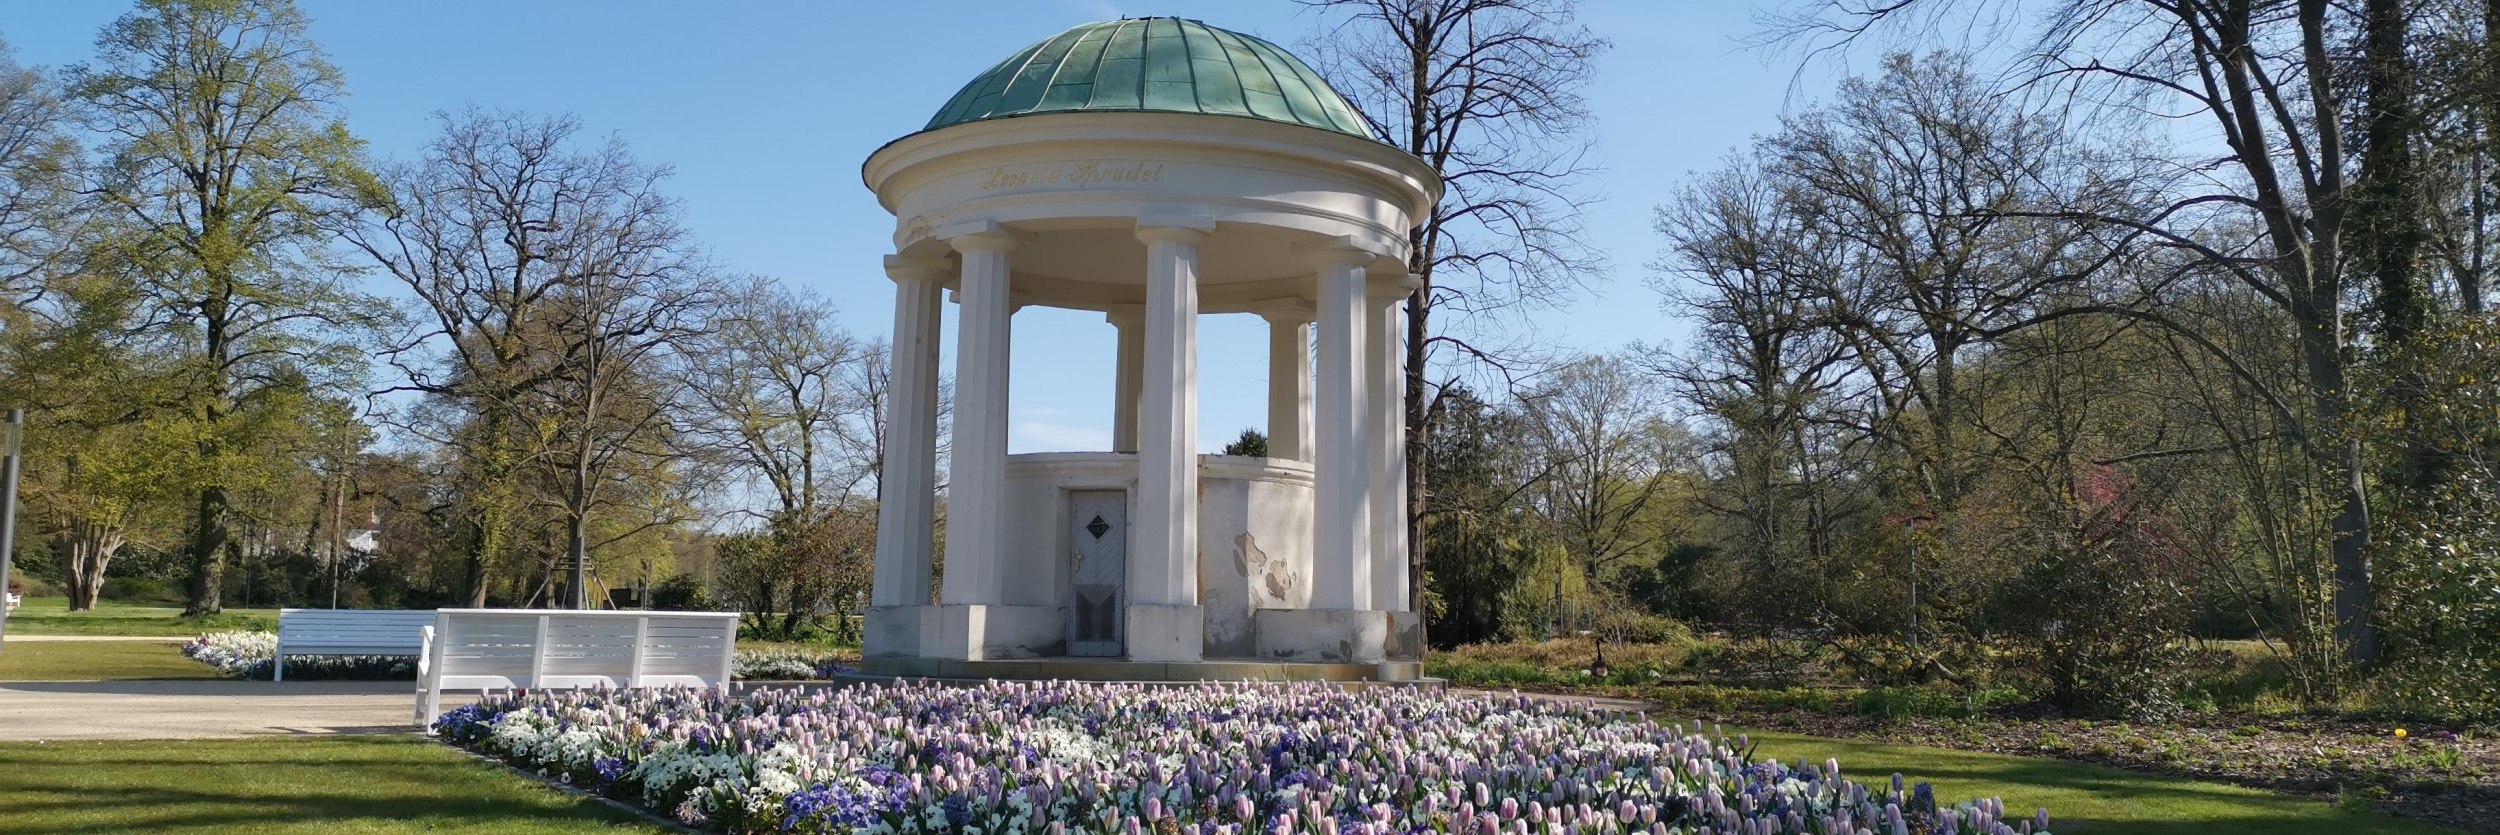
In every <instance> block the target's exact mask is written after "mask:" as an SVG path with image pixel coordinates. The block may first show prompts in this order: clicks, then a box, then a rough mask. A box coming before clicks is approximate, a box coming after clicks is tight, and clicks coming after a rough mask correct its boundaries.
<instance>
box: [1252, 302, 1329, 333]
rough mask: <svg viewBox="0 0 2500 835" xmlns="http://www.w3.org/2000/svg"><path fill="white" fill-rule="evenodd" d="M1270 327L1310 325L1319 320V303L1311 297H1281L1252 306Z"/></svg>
mask: <svg viewBox="0 0 2500 835" xmlns="http://www.w3.org/2000/svg"><path fill="white" fill-rule="evenodd" d="M1250 312H1251V313H1255V314H1258V316H1259V318H1261V319H1265V320H1267V324H1268V326H1269V327H1292V326H1294V325H1308V324H1310V323H1312V322H1315V321H1318V320H1319V304H1318V303H1317V302H1314V301H1312V300H1310V299H1300V298H1296V299H1279V300H1276V301H1272V302H1267V303H1264V304H1261V305H1259V306H1258V307H1255V308H1252V309H1251V310H1250Z"/></svg>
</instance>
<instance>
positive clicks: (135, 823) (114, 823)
mask: <svg viewBox="0 0 2500 835" xmlns="http://www.w3.org/2000/svg"><path fill="white" fill-rule="evenodd" d="M664 831H666V830H663V829H661V828H659V827H656V826H652V825H650V824H649V823H646V822H641V821H637V820H636V819H634V818H633V817H631V816H629V815H626V814H624V813H622V812H618V811H615V810H613V809H610V808H608V807H606V806H604V805H601V804H598V803H594V802H591V801H588V800H582V799H578V798H574V797H570V796H567V795H564V794H561V793H558V792H556V791H553V790H550V789H548V788H546V787H545V786H543V785H540V784H539V783H537V782H536V781H534V780H529V779H525V778H523V777H520V776H517V775H514V774H512V773H510V772H507V771H504V770H503V769H501V768H498V767H495V766H492V765H488V764H485V763H481V762H478V761H476V760H474V759H471V758H470V757H469V756H468V755H466V754H462V753H460V752H458V751H454V750H451V749H449V748H445V747H443V746H440V745H436V744H434V743H431V742H426V741H424V740H420V739H416V738H414V737H406V736H333V737H284V738H260V739H221V740H194V741H189V742H181V741H147V742H51V743H6V744H0V832H77V833H82V835H107V833H140V832H147V833H177V834H178V835H209V833H236V835H242V833H304V834H305V835H310V834H311V833H321V835H334V833H373V834H374V835H392V834H395V833H418V832H425V833H479V835H486V834H487V833H494V835H573V834H574V833H617V832H632V833H660V832H664Z"/></svg>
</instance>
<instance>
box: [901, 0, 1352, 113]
mask: <svg viewBox="0 0 2500 835" xmlns="http://www.w3.org/2000/svg"><path fill="white" fill-rule="evenodd" d="M1139 111H1150V112H1156V113H1208V114H1215V115H1221V116H1246V117H1249V118H1253V119H1266V120H1268V121H1271V122H1285V123H1289V124H1296V125H1307V126H1310V127H1315V128H1319V129H1321V130H1330V131H1336V132H1338V133H1343V134H1349V135H1352V136H1360V137H1363V138H1365V139H1377V138H1378V137H1375V136H1373V135H1372V132H1371V129H1370V127H1368V126H1367V125H1365V124H1364V122H1363V117H1362V116H1361V115H1359V114H1357V113H1355V111H1354V106H1353V105H1350V104H1347V103H1346V100H1345V97H1344V96H1341V95H1338V94H1337V91H1336V90H1335V89H1334V88H1331V87H1329V86H1328V82H1326V81H1322V80H1320V77H1319V74H1318V73H1315V72H1312V71H1311V68H1310V66H1308V65H1306V64H1303V63H1302V60H1301V59H1299V58H1295V57H1293V55H1292V53H1288V52H1286V51H1284V50H1283V49H1280V48H1278V47H1277V46H1276V45H1275V44H1272V43H1268V42H1266V41H1263V40H1260V39H1258V38H1253V37H1250V36H1249V35H1244V34H1241V33H1239V32H1227V31H1224V30H1222V29H1217V28H1215V27H1213V26H1208V25H1206V24H1204V23H1200V22H1198V21H1195V20H1183V19H1180V18H1173V17H1150V18H1138V19H1133V20H1108V21H1103V22H1101V23H1088V24H1085V25H1083V26H1078V27H1076V28H1074V29H1070V30H1068V31H1065V32H1061V33H1059V34H1058V35H1056V36H1053V37H1051V38H1050V39H1048V40H1045V41H1042V42H1041V43H1037V44H1034V45H1032V46H1030V47H1026V48H1025V49H1024V50H1023V51H1021V52H1018V53H1016V54H1014V55H1011V56H1008V58H1007V60H1005V61H1000V62H998V66H995V67H991V68H990V70H989V72H985V73H982V74H981V77H979V78H975V79H973V80H972V83H970V84H966V85H964V88H963V89H962V90H958V91H956V92H955V97H954V98H953V99H949V100H948V101H947V102H946V106H945V107H942V108H939V109H938V112H937V115H936V116H932V117H930V118H929V125H928V127H926V128H923V130H936V129H938V128H942V127H946V126H948V125H960V124H963V123H965V122H978V121H982V120H985V119H1004V118H1007V117H1011V116H1025V115H1031V114H1036V113H1077V112H1091V113H1104V112H1113V113H1117V112H1139Z"/></svg>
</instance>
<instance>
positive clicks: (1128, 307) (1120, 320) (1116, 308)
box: [1102, 304, 1146, 328]
mask: <svg viewBox="0 0 2500 835" xmlns="http://www.w3.org/2000/svg"><path fill="white" fill-rule="evenodd" d="M1102 320H1103V321H1105V322H1109V323H1111V324H1112V326H1113V327H1119V328H1136V327H1144V326H1145V324H1146V306H1145V305H1142V304H1115V305H1108V306H1105V307H1104V308H1103V311H1102Z"/></svg>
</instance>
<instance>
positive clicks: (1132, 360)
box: [1103, 304, 1146, 452]
mask: <svg viewBox="0 0 2500 835" xmlns="http://www.w3.org/2000/svg"><path fill="white" fill-rule="evenodd" d="M1103 318H1104V319H1105V320H1107V321H1109V322H1110V323H1111V326H1112V327H1114V328H1117V329H1118V330H1119V332H1120V347H1119V351H1118V353H1117V354H1116V355H1115V357H1114V359H1113V361H1112V364H1113V365H1114V366H1116V370H1115V372H1114V373H1115V377H1116V379H1117V382H1116V383H1115V384H1114V385H1113V388H1112V395H1111V396H1112V403H1111V451H1113V452H1136V451H1137V406H1138V392H1139V389H1140V388H1141V387H1142V386H1143V385H1144V383H1145V377H1146V309H1145V308H1143V307H1140V306H1138V305H1133V304H1123V305H1114V306H1113V307H1112V308H1111V311H1110V312H1109V313H1105V314H1103Z"/></svg>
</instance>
